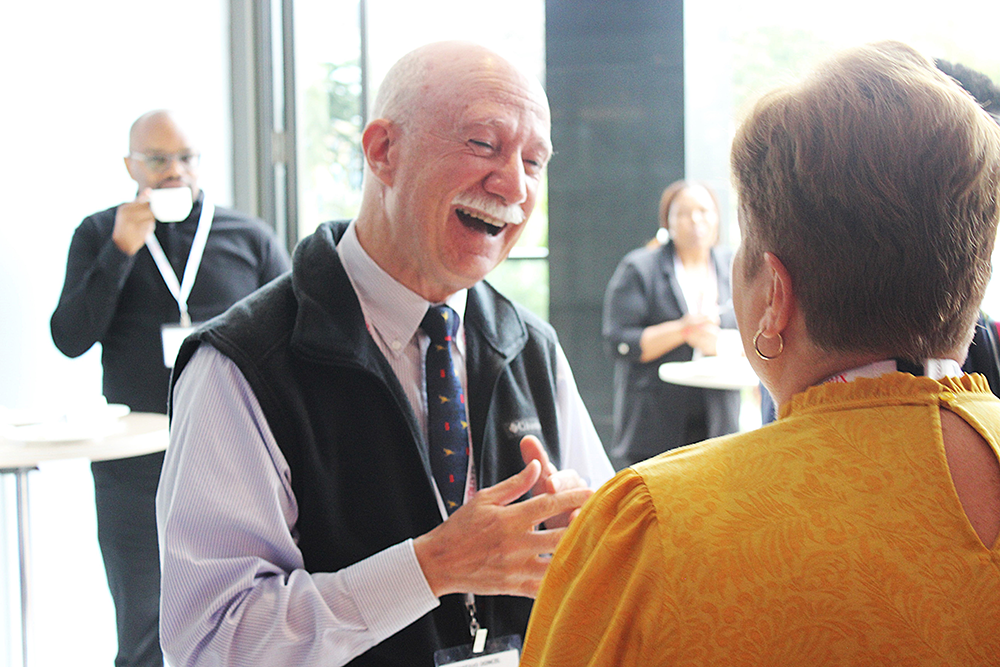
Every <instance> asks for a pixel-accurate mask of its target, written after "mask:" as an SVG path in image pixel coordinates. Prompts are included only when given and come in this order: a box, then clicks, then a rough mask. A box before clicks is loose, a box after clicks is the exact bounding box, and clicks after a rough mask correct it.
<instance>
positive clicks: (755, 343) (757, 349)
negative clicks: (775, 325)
mask: <svg viewBox="0 0 1000 667" xmlns="http://www.w3.org/2000/svg"><path fill="white" fill-rule="evenodd" d="M763 333H764V330H763V329H759V330H758V331H757V333H756V334H754V337H753V351H754V352H756V353H757V356H758V357H760V358H761V359H763V360H764V361H771V360H772V359H777V358H778V357H779V356H780V355H781V351H782V350H784V349H785V339H784V338H782V337H781V334H780V333H779V334H775V335H777V337H778V351H777V352H775V353H774V354H772V355H771V356H767V355H766V354H764V353H763V352H761V351H760V345H759V344H758V341H759V340H760V336H761V334H763Z"/></svg>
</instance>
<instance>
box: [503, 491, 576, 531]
mask: <svg viewBox="0 0 1000 667" xmlns="http://www.w3.org/2000/svg"><path fill="white" fill-rule="evenodd" d="M592 495H594V492H593V491H592V490H591V489H588V488H575V489H570V490H568V491H560V492H559V493H547V494H544V495H540V496H535V497H534V498H531V499H530V500H526V501H524V502H523V503H518V504H517V505H515V506H513V507H512V508H511V509H514V510H517V512H518V513H519V519H520V520H521V521H523V522H526V523H527V524H529V525H537V524H540V523H543V522H544V521H545V520H546V519H548V518H550V517H554V516H556V515H557V514H563V513H564V512H571V511H573V510H576V509H578V508H580V507H582V506H583V504H584V503H585V502H587V499H588V498H590V497H591V496H592Z"/></svg>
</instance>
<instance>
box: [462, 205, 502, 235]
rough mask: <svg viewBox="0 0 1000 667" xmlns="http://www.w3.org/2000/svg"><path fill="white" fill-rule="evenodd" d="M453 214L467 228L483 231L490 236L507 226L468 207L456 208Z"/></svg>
mask: <svg viewBox="0 0 1000 667" xmlns="http://www.w3.org/2000/svg"><path fill="white" fill-rule="evenodd" d="M455 215H457V216H458V219H459V221H461V223H462V224H463V225H465V226H466V227H468V228H469V229H472V230H474V231H477V232H485V233H486V234H489V235H490V236H496V235H497V234H499V233H500V232H502V231H503V228H504V227H506V226H507V224H506V223H505V222H502V221H500V220H497V219H496V218H493V217H490V216H488V215H486V214H485V213H480V212H479V211H473V210H470V209H465V208H456V209H455Z"/></svg>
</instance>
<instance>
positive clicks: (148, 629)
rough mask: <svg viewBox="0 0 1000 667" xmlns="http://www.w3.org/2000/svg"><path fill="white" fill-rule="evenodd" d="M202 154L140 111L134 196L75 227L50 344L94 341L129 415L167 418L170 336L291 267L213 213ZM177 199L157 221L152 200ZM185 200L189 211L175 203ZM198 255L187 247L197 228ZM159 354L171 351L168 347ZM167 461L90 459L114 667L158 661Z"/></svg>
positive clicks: (169, 124)
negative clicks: (159, 498) (113, 629)
mask: <svg viewBox="0 0 1000 667" xmlns="http://www.w3.org/2000/svg"><path fill="white" fill-rule="evenodd" d="M198 158H199V154H198V149H197V147H196V145H195V143H194V142H193V140H192V139H191V138H190V136H189V134H188V132H187V131H185V129H184V128H183V127H182V126H181V123H180V122H179V121H178V119H177V117H176V116H175V115H174V114H173V113H171V112H169V111H165V110H158V111H151V112H149V113H146V114H143V115H142V116H141V117H139V118H138V119H137V120H136V121H135V123H134V124H133V125H132V129H131V131H130V132H129V154H128V156H127V157H126V158H125V168H126V169H127V170H128V174H129V176H130V177H131V178H132V180H134V181H135V182H136V185H137V186H138V190H137V194H136V198H135V199H134V200H133V201H130V202H125V203H123V204H120V205H118V206H113V207H111V208H109V209H106V210H104V211H101V212H99V213H95V214H93V215H91V216H88V217H87V218H86V219H84V221H83V222H82V223H81V224H80V226H79V227H78V228H77V229H76V232H75V233H74V234H73V240H72V243H71V245H70V250H69V258H68V261H67V265H66V281H65V285H64V286H63V291H62V295H61V296H60V298H59V305H58V306H57V307H56V310H55V312H54V313H53V315H52V321H51V328H52V340H53V341H54V342H55V344H56V347H58V348H59V350H61V351H62V352H63V353H64V354H66V355H67V356H70V357H77V356H79V355H81V354H83V353H84V352H86V351H87V350H88V349H90V348H91V346H93V345H94V343H100V344H101V348H102V351H101V361H102V365H103V367H104V396H105V397H106V398H107V400H108V401H109V402H111V403H124V404H126V405H128V406H129V407H130V408H131V409H132V410H134V411H140V412H158V413H160V414H165V413H166V411H167V387H168V385H169V379H170V365H171V364H172V363H173V359H174V357H175V356H176V349H170V346H171V340H172V339H170V338H169V335H168V336H167V337H165V336H164V333H163V331H161V329H162V327H164V326H167V327H173V328H169V329H168V330H167V331H168V332H173V333H174V334H175V335H183V333H184V332H185V331H187V326H185V327H181V326H179V325H181V324H182V323H183V324H184V325H189V324H190V323H191V322H195V323H197V322H203V321H205V320H208V319H210V318H211V317H214V316H215V315H218V314H219V313H221V312H223V311H224V310H226V308H228V307H229V306H231V305H232V304H233V303H235V302H236V301H237V300H239V299H241V298H242V297H244V296H246V295H248V294H250V293H251V292H253V291H254V290H256V289H257V288H258V287H260V286H262V285H264V284H265V283H267V282H268V281H270V280H271V279H272V278H275V277H277V276H278V275H280V274H281V273H284V272H285V271H287V270H288V266H289V260H288V253H287V252H286V251H285V249H284V247H283V246H282V245H281V244H280V243H278V241H277V239H276V238H275V237H274V234H273V233H272V232H271V230H270V229H269V228H268V227H267V226H265V225H264V223H263V222H262V221H260V220H257V219H255V218H249V217H247V216H245V215H243V214H241V213H238V212H236V211H231V210H228V209H225V208H221V207H215V206H213V205H212V203H211V202H210V201H209V200H208V198H207V197H206V195H205V193H204V192H202V191H201V189H200V188H199V187H198ZM164 191H166V193H167V195H168V196H173V197H176V196H177V195H181V197H180V199H181V200H182V204H181V208H180V210H175V211H172V213H173V215H171V216H166V215H164V213H163V212H160V216H161V217H169V218H170V219H171V220H174V222H163V221H158V220H157V219H156V217H155V215H154V213H153V209H152V208H151V207H150V198H151V197H155V196H156V195H157V193H162V192H164ZM185 198H186V204H184V203H183V200H184V199H185ZM199 230H201V232H202V235H204V234H207V236H205V243H204V246H203V251H202V252H198V251H197V250H193V247H195V248H196V247H197V246H199V245H200V243H195V238H196V235H197V232H198V231H199ZM165 346H166V348H167V349H164V348H165ZM162 463H163V454H162V453H158V454H150V455H147V456H138V457H132V458H127V459H119V460H117V461H103V462H99V463H93V464H92V465H91V470H92V472H93V475H94V492H95V497H96V501H97V529H98V540H99V542H100V545H101V554H102V556H103V558H104V567H105V570H106V572H107V576H108V585H109V587H110V589H111V596H112V598H113V600H114V603H115V614H116V617H117V624H118V656H117V658H116V660H115V665H117V666H119V667H121V666H133V665H142V666H158V665H162V664H163V655H162V653H161V651H160V642H159V634H158V623H159V601H160V595H159V593H160V571H159V557H158V553H157V540H156V517H155V509H154V500H155V495H156V485H157V482H158V480H159V477H160V467H161V465H162Z"/></svg>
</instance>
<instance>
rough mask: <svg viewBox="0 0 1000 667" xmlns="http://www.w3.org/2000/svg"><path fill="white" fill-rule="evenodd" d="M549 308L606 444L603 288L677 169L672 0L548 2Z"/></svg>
mask: <svg viewBox="0 0 1000 667" xmlns="http://www.w3.org/2000/svg"><path fill="white" fill-rule="evenodd" d="M545 14H546V16H545V19H546V38H545V46H546V60H547V69H546V90H547V92H548V96H549V103H550V105H551V107H552V142H553V144H554V146H555V153H556V154H555V157H554V158H553V160H552V162H551V165H550V167H549V172H548V178H549V263H550V264H549V265H550V268H549V271H550V283H551V297H550V299H551V301H550V311H549V318H550V320H551V322H552V324H553V325H554V326H555V328H556V330H557V331H558V332H559V337H560V340H561V341H562V344H563V347H564V348H565V350H566V355H567V357H569V361H570V364H571V365H572V367H573V372H574V374H575V376H576V381H577V384H578V385H579V387H580V392H581V393H582V395H583V399H584V401H585V402H586V404H587V407H588V409H589V410H590V414H591V416H592V417H593V419H594V424H595V425H596V426H597V430H598V433H600V435H601V439H602V440H603V441H604V443H605V445H609V444H610V442H611V427H612V423H611V405H612V395H611V392H612V383H611V374H612V364H611V359H610V357H609V356H608V355H607V354H606V353H605V351H604V347H603V342H602V340H601V306H602V301H603V298H604V289H605V287H606V286H607V283H608V280H609V279H610V278H611V274H612V273H613V272H614V270H615V267H616V266H617V265H618V262H619V260H621V258H622V257H623V256H624V255H625V253H626V252H628V251H629V250H631V249H632V248H636V247H638V246H640V245H642V244H643V243H645V242H646V241H648V240H649V239H650V238H651V237H652V236H653V234H654V233H655V231H656V224H657V223H656V216H657V207H658V204H659V197H660V193H661V192H662V190H663V188H664V187H665V186H666V185H667V184H668V183H669V182H671V181H673V180H676V179H678V178H682V177H683V175H684V60H683V54H684V50H683V1H682V0H620V1H618V2H608V1H607V0H548V2H547V3H546V12H545Z"/></svg>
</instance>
